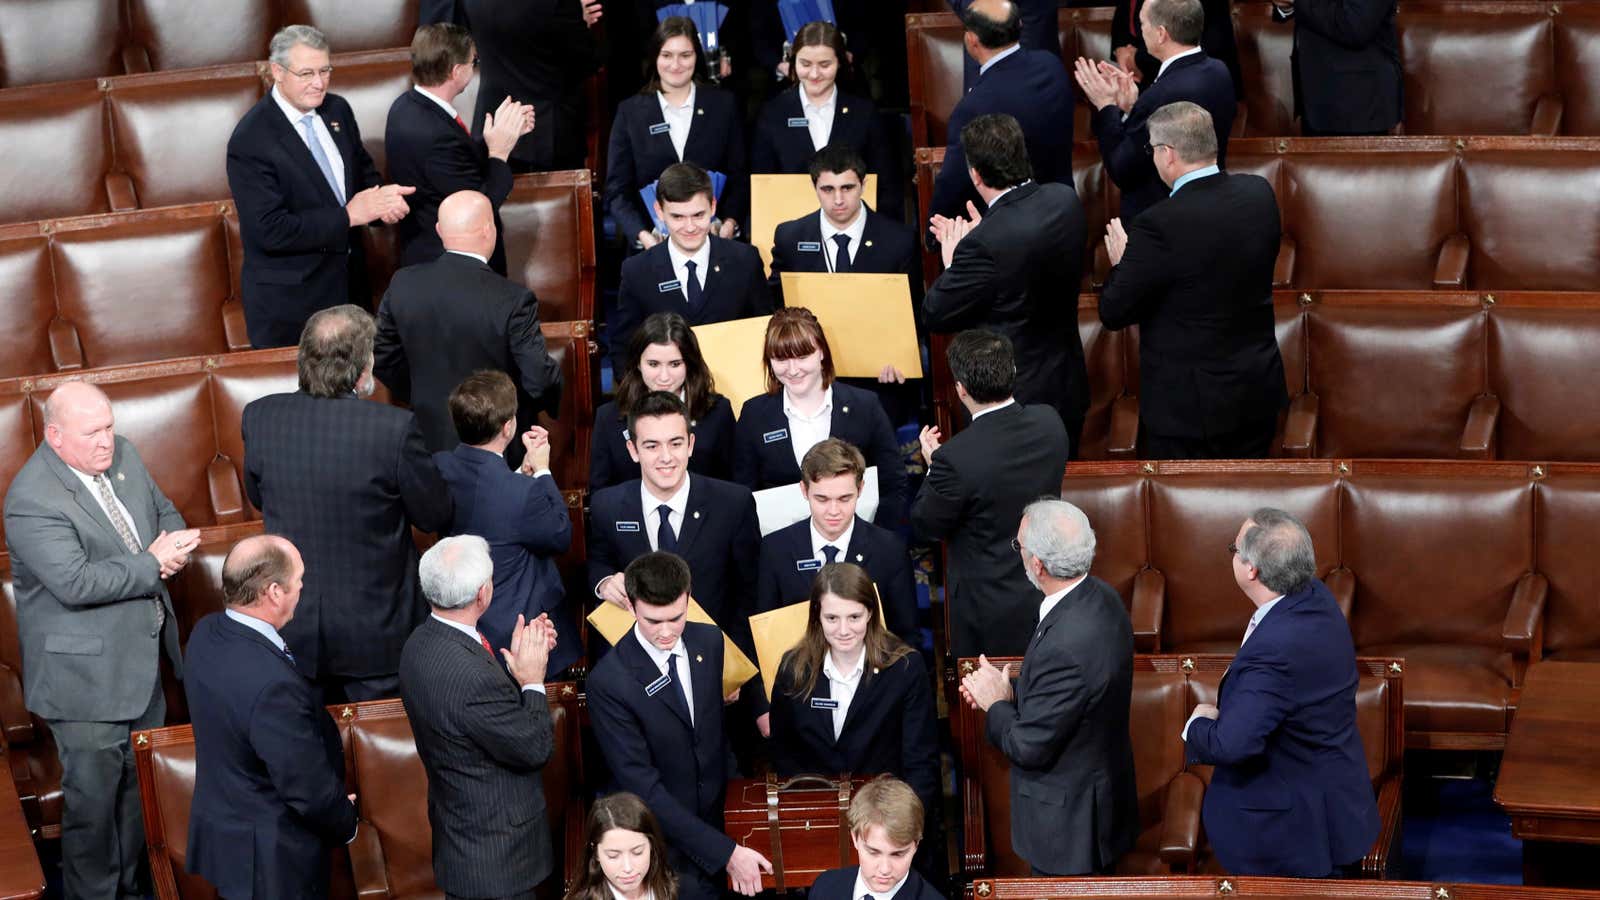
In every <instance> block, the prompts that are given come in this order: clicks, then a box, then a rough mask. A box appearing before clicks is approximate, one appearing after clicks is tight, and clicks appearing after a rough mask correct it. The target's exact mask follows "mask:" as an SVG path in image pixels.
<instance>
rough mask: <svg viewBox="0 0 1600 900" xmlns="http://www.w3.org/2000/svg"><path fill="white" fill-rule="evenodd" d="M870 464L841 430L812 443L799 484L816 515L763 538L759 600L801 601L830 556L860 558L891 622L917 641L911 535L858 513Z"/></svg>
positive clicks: (768, 605)
mask: <svg viewBox="0 0 1600 900" xmlns="http://www.w3.org/2000/svg"><path fill="white" fill-rule="evenodd" d="M866 471H867V461H866V458H865V457H863V456H862V455H861V451H860V450H857V449H856V448H855V447H853V446H851V445H850V444H849V443H847V442H845V441H841V440H839V439H838V438H828V439H827V440H824V441H822V442H820V443H818V444H816V445H815V446H813V447H812V448H811V449H810V450H808V451H806V455H805V457H804V459H802V460H801V463H800V492H801V493H802V494H804V495H805V497H806V503H807V504H808V505H809V506H810V508H811V515H810V516H809V517H808V518H806V519H804V520H802V521H799V522H796V523H794V524H793V525H790V526H788V527H787V528H780V529H778V530H777V531H774V532H772V533H771V534H769V535H767V536H766V537H764V538H762V539H761V575H760V581H759V583H758V585H757V589H756V608H757V610H758V611H760V612H767V611H769V610H774V609H777V608H778V607H780V606H788V605H789V604H791V603H801V602H803V601H805V600H806V599H808V598H809V597H810V595H811V582H813V581H815V580H816V577H817V572H819V571H821V569H822V567H823V566H824V565H825V564H827V563H830V562H848V563H855V564H856V565H858V566H861V567H862V568H863V569H866V570H867V574H868V575H869V576H871V578H872V583H873V584H875V585H877V586H878V595H879V599H880V600H881V601H882V603H883V617H884V622H885V624H887V625H888V627H889V630H890V631H892V632H894V633H895V634H897V635H899V636H900V638H901V639H902V640H904V641H905V642H906V643H908V644H910V645H911V646H913V647H919V646H921V644H922V636H921V632H920V631H919V630H918V628H917V599H916V587H915V585H914V583H913V582H912V579H911V557H910V555H909V554H908V553H907V551H906V543H905V541H903V540H901V539H900V536H899V535H897V534H895V533H894V532H892V531H889V530H888V529H886V528H880V527H878V526H877V525H874V524H872V523H871V522H868V521H866V520H865V519H862V518H861V517H859V516H857V515H856V502H857V501H858V500H860V499H861V483H862V478H863V476H864V475H865V474H866Z"/></svg>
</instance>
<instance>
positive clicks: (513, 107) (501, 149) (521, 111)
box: [483, 97, 533, 161]
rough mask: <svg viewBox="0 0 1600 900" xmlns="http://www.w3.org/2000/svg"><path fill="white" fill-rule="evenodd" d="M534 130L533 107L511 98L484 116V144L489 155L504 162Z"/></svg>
mask: <svg viewBox="0 0 1600 900" xmlns="http://www.w3.org/2000/svg"><path fill="white" fill-rule="evenodd" d="M532 130H533V107H532V106H531V105H529V104H527V103H518V102H517V101H515V100H513V99H511V98H510V97H507V98H505V99H504V100H502V101H500V108H499V109H496V110H495V111H494V112H492V113H484V114H483V143H484V144H485V145H486V146H487V147H488V148H489V155H490V156H492V157H494V158H495V159H498V160H501V161H504V160H505V159H506V158H507V157H509V156H510V155H511V150H512V148H514V147H516V146H517V141H518V139H520V138H521V137H522V136H523V135H525V134H527V133H528V132H530V131H532Z"/></svg>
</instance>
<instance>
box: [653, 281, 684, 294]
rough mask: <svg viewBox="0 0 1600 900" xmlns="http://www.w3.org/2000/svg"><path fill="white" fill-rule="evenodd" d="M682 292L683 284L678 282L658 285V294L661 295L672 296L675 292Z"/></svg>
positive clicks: (666, 282)
mask: <svg viewBox="0 0 1600 900" xmlns="http://www.w3.org/2000/svg"><path fill="white" fill-rule="evenodd" d="M681 290H683V282H681V281H677V280H673V281H663V282H661V283H660V284H658V285H656V292H657V293H661V294H670V293H672V292H673V291H681Z"/></svg>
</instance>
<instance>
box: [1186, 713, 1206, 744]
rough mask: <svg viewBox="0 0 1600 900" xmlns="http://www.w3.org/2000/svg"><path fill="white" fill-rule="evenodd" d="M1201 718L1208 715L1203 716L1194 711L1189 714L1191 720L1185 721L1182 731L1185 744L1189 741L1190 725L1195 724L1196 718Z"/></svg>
mask: <svg viewBox="0 0 1600 900" xmlns="http://www.w3.org/2000/svg"><path fill="white" fill-rule="evenodd" d="M1200 718H1207V717H1205V716H1201V715H1200V713H1199V712H1192V713H1190V714H1189V721H1187V722H1184V723H1183V732H1182V734H1183V742H1184V743H1185V744H1187V743H1189V726H1190V725H1193V724H1194V720H1195V719H1200Z"/></svg>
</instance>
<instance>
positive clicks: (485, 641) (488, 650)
mask: <svg viewBox="0 0 1600 900" xmlns="http://www.w3.org/2000/svg"><path fill="white" fill-rule="evenodd" d="M478 642H479V643H481V644H483V652H485V653H487V654H489V655H490V656H491V657H492V656H494V648H493V647H491V646H489V639H488V638H486V637H484V636H483V635H482V634H479V635H478Z"/></svg>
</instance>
